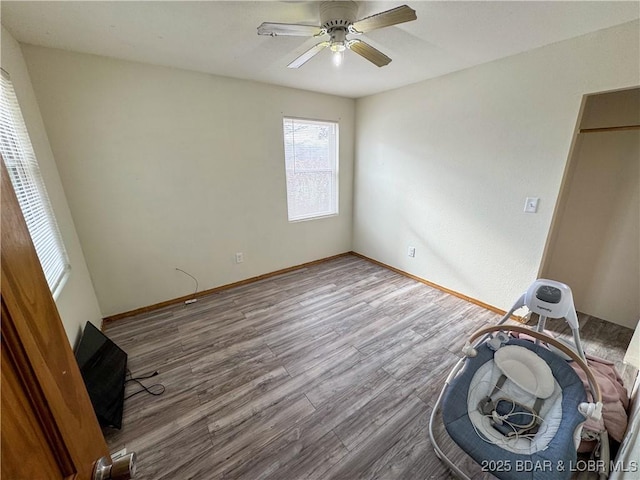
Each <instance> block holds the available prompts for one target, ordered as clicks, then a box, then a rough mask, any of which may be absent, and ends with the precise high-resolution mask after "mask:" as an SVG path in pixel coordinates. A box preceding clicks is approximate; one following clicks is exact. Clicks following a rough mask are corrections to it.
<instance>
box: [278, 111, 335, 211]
mask: <svg viewBox="0 0 640 480" xmlns="http://www.w3.org/2000/svg"><path fill="white" fill-rule="evenodd" d="M287 121H291V122H293V123H295V122H300V123H303V124H307V125H313V124H316V125H328V126H330V127H332V128H333V129H334V133H333V140H332V141H333V143H334V144H335V145H334V148H335V150H334V152H333V168H324V169H322V168H310V169H306V170H304V169H303V170H302V171H300V172H298V173H323V172H325V173H328V174H329V182H330V187H331V190H332V191H331V192H329V193H330V195H331V207H332V208H330V209H329V211H326V212H314V213H310V214H306V215H295V216H292V215H291V206H290V202H291V197H292V196H291V192H290V191H289V175H290V173H289V172H290V171H291V169H290V168H288V163H289V162H288V158H287V133H286V130H285V125H286V122H287ZM282 138H283V146H284V167H285V188H286V196H287V220H288V221H289V222H290V223H295V222H305V221H309V220H316V219H322V218H328V217H335V216H337V215H339V213H340V188H339V166H340V122H339V120H325V119H318V118H304V117H295V116H291V115H284V116H283V117H282ZM330 145H331V140H330ZM295 161H296V159H295V156H294V159H293V163H294V165H295ZM294 169H295V167H294Z"/></svg>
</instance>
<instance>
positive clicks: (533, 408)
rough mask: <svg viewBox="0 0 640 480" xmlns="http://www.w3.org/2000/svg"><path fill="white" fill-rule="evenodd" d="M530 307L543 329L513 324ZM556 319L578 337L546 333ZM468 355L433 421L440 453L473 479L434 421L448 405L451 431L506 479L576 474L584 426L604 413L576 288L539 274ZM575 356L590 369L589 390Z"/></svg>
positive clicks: (604, 443)
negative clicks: (441, 442)
mask: <svg viewBox="0 0 640 480" xmlns="http://www.w3.org/2000/svg"><path fill="white" fill-rule="evenodd" d="M522 307H527V309H528V310H529V311H530V312H533V313H537V314H538V315H539V321H538V324H537V326H536V328H535V329H533V330H532V329H529V328H527V327H524V326H520V325H506V324H505V322H507V320H508V319H509V318H510V317H511V315H512V314H513V313H514V312H515V311H516V310H518V309H520V308H522ZM548 318H565V319H566V321H567V324H568V325H569V327H570V328H571V331H572V334H573V342H572V343H571V342H561V341H559V340H557V339H555V338H553V337H551V336H549V335H547V334H545V333H544V327H545V323H546V320H547V319H548ZM518 337H520V338H518ZM463 353H464V358H462V359H461V360H460V361H459V362H458V363H457V364H456V366H455V367H454V368H453V370H452V371H451V373H450V374H449V376H448V378H447V380H446V381H445V385H444V387H443V389H442V391H441V393H440V395H439V397H438V400H437V402H436V405H435V406H434V408H433V411H432V414H431V420H430V422H429V434H430V437H431V441H432V444H433V446H434V449H435V452H436V454H437V455H438V457H439V458H440V459H441V460H442V461H443V462H444V463H445V464H446V465H447V466H448V467H449V469H450V470H451V471H452V472H453V473H454V474H455V475H456V476H458V477H459V478H461V479H464V480H468V479H469V478H470V477H469V476H468V475H467V474H466V473H465V472H463V471H462V469H461V468H460V467H459V466H458V465H456V464H455V463H454V462H453V461H452V460H450V459H449V458H448V457H447V455H445V453H444V451H443V449H442V448H441V447H440V445H439V444H438V442H437V438H436V435H435V434H434V424H435V421H436V417H437V414H438V413H439V412H440V411H441V413H442V421H443V423H444V426H445V429H446V432H447V433H448V435H449V436H450V437H451V439H452V440H453V441H454V442H455V443H456V444H457V445H458V446H459V447H460V448H462V450H464V451H465V452H466V453H467V455H469V456H470V457H471V458H473V460H475V461H476V462H477V463H478V464H480V466H481V467H482V470H483V471H485V472H489V473H491V474H492V475H493V476H495V477H497V478H499V479H505V480H511V479H513V480H520V479H531V480H547V479H548V480H560V479H568V478H570V477H571V475H572V473H573V472H572V470H573V469H574V467H575V465H576V461H577V448H578V445H579V443H580V438H581V431H582V425H583V424H584V422H585V421H586V419H587V418H594V419H598V418H599V417H600V416H601V412H602V398H601V393H600V390H599V387H598V385H597V382H596V380H595V377H594V375H593V373H592V372H591V370H590V369H589V367H588V366H587V362H586V358H585V354H584V351H583V349H582V344H581V340H580V334H579V325H578V318H577V314H576V311H575V306H574V304H573V297H572V294H571V289H570V288H569V287H568V286H567V285H565V284H563V283H560V282H555V281H553V280H545V279H539V280H536V281H535V282H533V283H532V284H531V286H530V287H529V288H528V289H527V291H526V292H525V293H523V294H522V295H521V296H520V298H519V299H518V300H517V301H516V302H515V303H514V305H513V307H512V308H511V309H510V310H509V312H507V313H506V314H505V316H504V317H503V318H502V320H501V321H500V322H499V324H498V325H495V326H491V327H486V328H484V329H481V330H479V331H477V332H476V333H474V334H473V335H472V336H471V337H470V338H469V340H468V341H467V343H466V345H465V347H464V348H463ZM569 362H573V363H574V364H576V365H577V366H579V367H580V369H582V370H583V371H584V372H585V374H586V377H587V379H588V382H589V388H588V389H585V386H584V384H583V382H582V380H581V379H580V377H579V376H578V374H577V373H576V372H575V370H574V368H572V366H571V365H570V364H569ZM596 434H597V435H598V436H599V451H598V455H599V457H600V459H601V461H600V462H598V469H599V472H598V473H599V476H600V478H606V477H607V475H608V464H609V458H608V455H609V452H608V436H607V433H606V431H603V432H596Z"/></svg>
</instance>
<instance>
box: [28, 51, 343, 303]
mask: <svg viewBox="0 0 640 480" xmlns="http://www.w3.org/2000/svg"><path fill="white" fill-rule="evenodd" d="M23 51H24V53H25V58H26V62H27V65H28V68H29V73H30V74H31V79H32V82H33V86H34V90H35V93H36V97H37V99H38V103H39V105H40V109H41V111H42V117H43V119H44V123H45V125H46V128H47V132H48V134H49V139H50V142H51V147H52V149H53V152H54V154H55V156H56V160H57V162H58V168H59V171H60V176H61V178H62V183H63V185H64V189H65V192H66V194H67V198H68V200H69V206H70V208H71V211H72V213H73V216H74V219H75V221H76V225H77V228H78V234H79V236H80V240H81V242H82V245H83V248H84V251H85V255H86V258H87V263H88V265H89V269H90V271H91V275H92V278H93V281H94V285H95V289H96V293H97V296H98V300H99V303H100V306H101V309H102V313H103V314H104V315H111V314H116V313H120V312H124V311H128V310H131V309H135V308H138V307H142V306H146V305H151V304H155V303H157V302H162V301H165V300H168V299H171V298H175V297H178V296H181V295H187V294H189V293H190V292H192V291H193V287H194V285H193V281H192V280H191V279H190V278H188V277H186V276H185V275H184V274H182V273H180V272H177V271H176V270H175V268H176V267H179V268H181V269H184V270H186V271H188V272H189V273H191V274H192V275H194V276H196V277H197V278H198V279H199V281H200V288H201V289H207V288H212V287H216V286H219V285H223V284H228V283H231V282H234V281H238V280H241V279H245V278H249V277H252V276H256V275H260V274H263V273H267V272H271V271H275V270H278V269H281V268H285V267H289V266H293V265H298V264H301V263H304V262H308V261H311V260H316V259H319V258H324V257H327V256H330V255H334V254H338V253H342V252H345V251H349V250H350V249H351V225H352V183H353V149H354V145H353V138H354V109H355V107H354V101H353V100H350V99H344V98H339V97H334V96H329V95H322V94H316V93H310V92H304V91H300V90H294V89H288V88H281V87H276V86H270V85H265V84H259V83H253V82H248V81H242V80H235V79H229V78H223V77H216V76H211V75H206V74H202V73H195V72H189V71H184V70H178V69H172V68H166V67H157V66H151V65H145V64H141V63H133V62H126V61H120V60H114V59H109V58H105V57H98V56H91V55H85V54H79V53H70V52H65V51H61V50H53V49H47V48H41V47H33V46H23ZM283 115H284V116H296V117H304V118H316V119H326V120H338V121H339V124H340V179H339V181H340V192H339V193H340V207H339V208H340V214H339V215H338V216H335V217H330V218H325V219H321V220H312V221H305V222H297V223H289V222H288V221H287V207H286V192H285V172H284V152H283V140H282V117H283ZM235 252H243V253H244V263H242V264H235V263H234V254H235Z"/></svg>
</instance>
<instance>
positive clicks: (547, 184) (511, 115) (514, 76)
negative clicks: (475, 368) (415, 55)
mask: <svg viewBox="0 0 640 480" xmlns="http://www.w3.org/2000/svg"><path fill="white" fill-rule="evenodd" d="M638 36H639V28H638V22H631V23H627V24H623V25H620V26H617V27H614V28H610V29H606V30H601V31H598V32H594V33H592V34H589V35H585V36H582V37H578V38H575V39H571V40H567V41H563V42H559V43H556V44H553V45H549V46H546V47H543V48H539V49H536V50H533V51H530V52H527V53H523V54H520V55H516V56H513V57H509V58H505V59H502V60H499V61H495V62H492V63H489V64H485V65H481V66H478V67H474V68H470V69H468V70H464V71H461V72H457V73H454V74H451V75H447V76H444V77H440V78H436V79H433V80H428V81H424V82H420V83H417V84H415V85H411V86H408V87H404V88H400V89H397V90H394V91H390V92H386V93H383V94H379V95H374V96H371V97H366V98H363V99H359V100H357V102H356V138H357V142H356V152H357V156H356V177H355V195H354V198H355V204H354V249H355V250H356V251H357V252H360V253H362V254H364V255H367V256H370V257H373V258H375V259H377V260H380V261H382V262H384V263H387V264H390V265H392V266H394V267H397V268H400V269H402V270H405V271H407V272H410V273H412V274H414V275H417V276H419V277H422V278H425V279H427V280H430V281H433V282H435V283H437V284H440V285H442V286H445V287H447V288H450V289H453V290H455V291H458V292H461V293H463V294H465V295H468V296H470V297H473V298H476V299H479V300H481V301H483V302H486V303H488V304H491V305H494V306H496V307H500V308H503V309H506V308H508V307H509V306H510V305H511V304H512V303H513V301H514V300H515V299H516V298H517V297H518V296H519V295H520V293H521V292H522V291H523V290H524V289H525V288H526V287H527V286H528V285H529V284H530V283H531V281H532V280H534V279H535V278H536V277H537V275H538V270H539V266H540V263H541V259H542V254H543V250H544V247H545V242H546V238H547V234H548V231H549V227H550V223H551V219H552V215H553V211H554V206H555V203H556V200H557V197H558V192H559V189H560V183H561V180H562V177H563V172H564V169H565V165H566V163H567V158H568V154H569V149H570V145H571V141H572V138H573V133H574V129H575V126H576V121H577V117H578V113H579V110H580V105H581V100H582V97H583V95H584V94H585V93H591V92H597V91H604V90H609V89H615V88H622V87H629V86H634V85H637V84H638V83H639V80H640V66H639V59H640V52H639V46H638ZM528 196H532V197H539V198H540V204H539V209H538V213H537V214H525V213H523V207H524V203H525V197H528ZM391 232H392V233H391ZM408 246H414V247H416V256H415V258H409V257H408V256H407V247H408Z"/></svg>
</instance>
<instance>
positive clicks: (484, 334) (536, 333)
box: [429, 295, 610, 480]
mask: <svg viewBox="0 0 640 480" xmlns="http://www.w3.org/2000/svg"><path fill="white" fill-rule="evenodd" d="M523 304H524V295H523V296H522V297H521V298H520V299H519V300H518V302H516V304H515V305H514V306H513V307H512V308H511V310H509V311H508V312H507V313H506V314H505V315H504V317H502V319H501V320H500V322H499V323H498V324H497V325H493V326H489V327H485V328H482V329H480V330H478V331H476V332H475V333H473V334H472V335H471V337H469V340H468V343H469V344H471V345H473V347H478V346H479V345H480V344H482V343H483V342H484V341H485V340H486V339H487V338H488V337H489V336H490V335H491V333H492V332H497V331H503V332H509V331H510V332H517V333H523V334H526V335H529V336H531V337H533V338H535V339H536V343H540V341H543V342H545V343H547V344H548V345H552V346H554V347H555V348H557V349H558V350H560V351H561V352H562V353H564V354H566V355H567V356H569V357H570V358H571V360H573V361H574V362H576V364H577V365H578V366H579V367H580V369H581V370H583V371H584V373H585V375H586V376H587V380H588V383H589V388H590V390H591V393H592V397H593V399H594V400H593V401H594V402H602V393H601V391H600V387H599V386H598V383H597V382H596V379H595V376H594V375H593V372H592V371H591V369H590V368H589V366H588V365H587V361H586V358H585V355H584V350H583V349H582V342H581V341H580V333H579V330H578V328H577V325H576V326H575V327H574V326H573V325H570V327H571V331H572V333H573V340H574V344H575V346H576V350H577V352H576V351H574V350H573V349H571V348H569V347H567V346H566V345H565V344H563V343H561V342H559V341H558V340H556V339H555V338H553V337H550V336H549V335H547V334H545V333H544V332H543V330H544V326H545V323H546V320H547V318H546V317H543V316H541V317H540V319H539V321H538V324H537V326H536V329H535V330H531V329H530V328H527V327H524V326H520V325H504V323H505V322H506V321H507V320H508V319H509V318H511V315H513V313H514V312H515V311H516V310H517V309H518V308H520V307H522V306H523ZM478 339H479V340H478ZM474 340H477V341H476V342H475V343H473V342H474ZM465 360H466V356H465V357H463V358H461V359H460V360H459V361H458V362H457V363H456V365H455V366H454V367H453V370H452V371H451V373H450V374H449V375H448V376H447V379H446V380H445V382H444V386H443V388H442V390H441V392H440V395H439V396H438V399H437V401H436V404H435V405H434V407H433V410H432V411H431V416H430V418H429V437H430V439H431V443H432V444H433V449H434V451H435V453H436V455H437V456H438V458H439V459H440V460H442V462H444V463H445V464H446V465H447V467H449V469H450V470H451V471H452V472H453V473H454V474H455V475H456V476H457V477H458V478H460V479H461V480H471V478H470V477H469V476H468V475H467V474H466V473H464V472H463V471H462V470H460V468H458V466H457V465H456V464H455V463H453V461H451V460H450V459H449V458H448V457H447V456H446V455H445V453H444V452H443V451H442V449H441V448H440V446H439V445H438V442H437V441H436V437H435V434H434V424H435V418H436V416H437V414H438V412H439V411H440V407H441V405H442V399H443V397H444V393H445V391H446V390H447V388H448V386H449V384H450V382H451V380H453V378H455V377H456V375H457V374H458V372H459V371H460V370H461V369H462V367H463V365H464V362H465ZM599 440H600V441H599V445H600V447H599V448H600V451H599V453H600V458H601V460H602V461H601V462H598V468H599V472H598V475H599V478H600V480H603V479H606V478H607V477H608V476H609V457H610V453H609V437H608V435H607V432H606V431H605V432H601V433H600V439H599Z"/></svg>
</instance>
